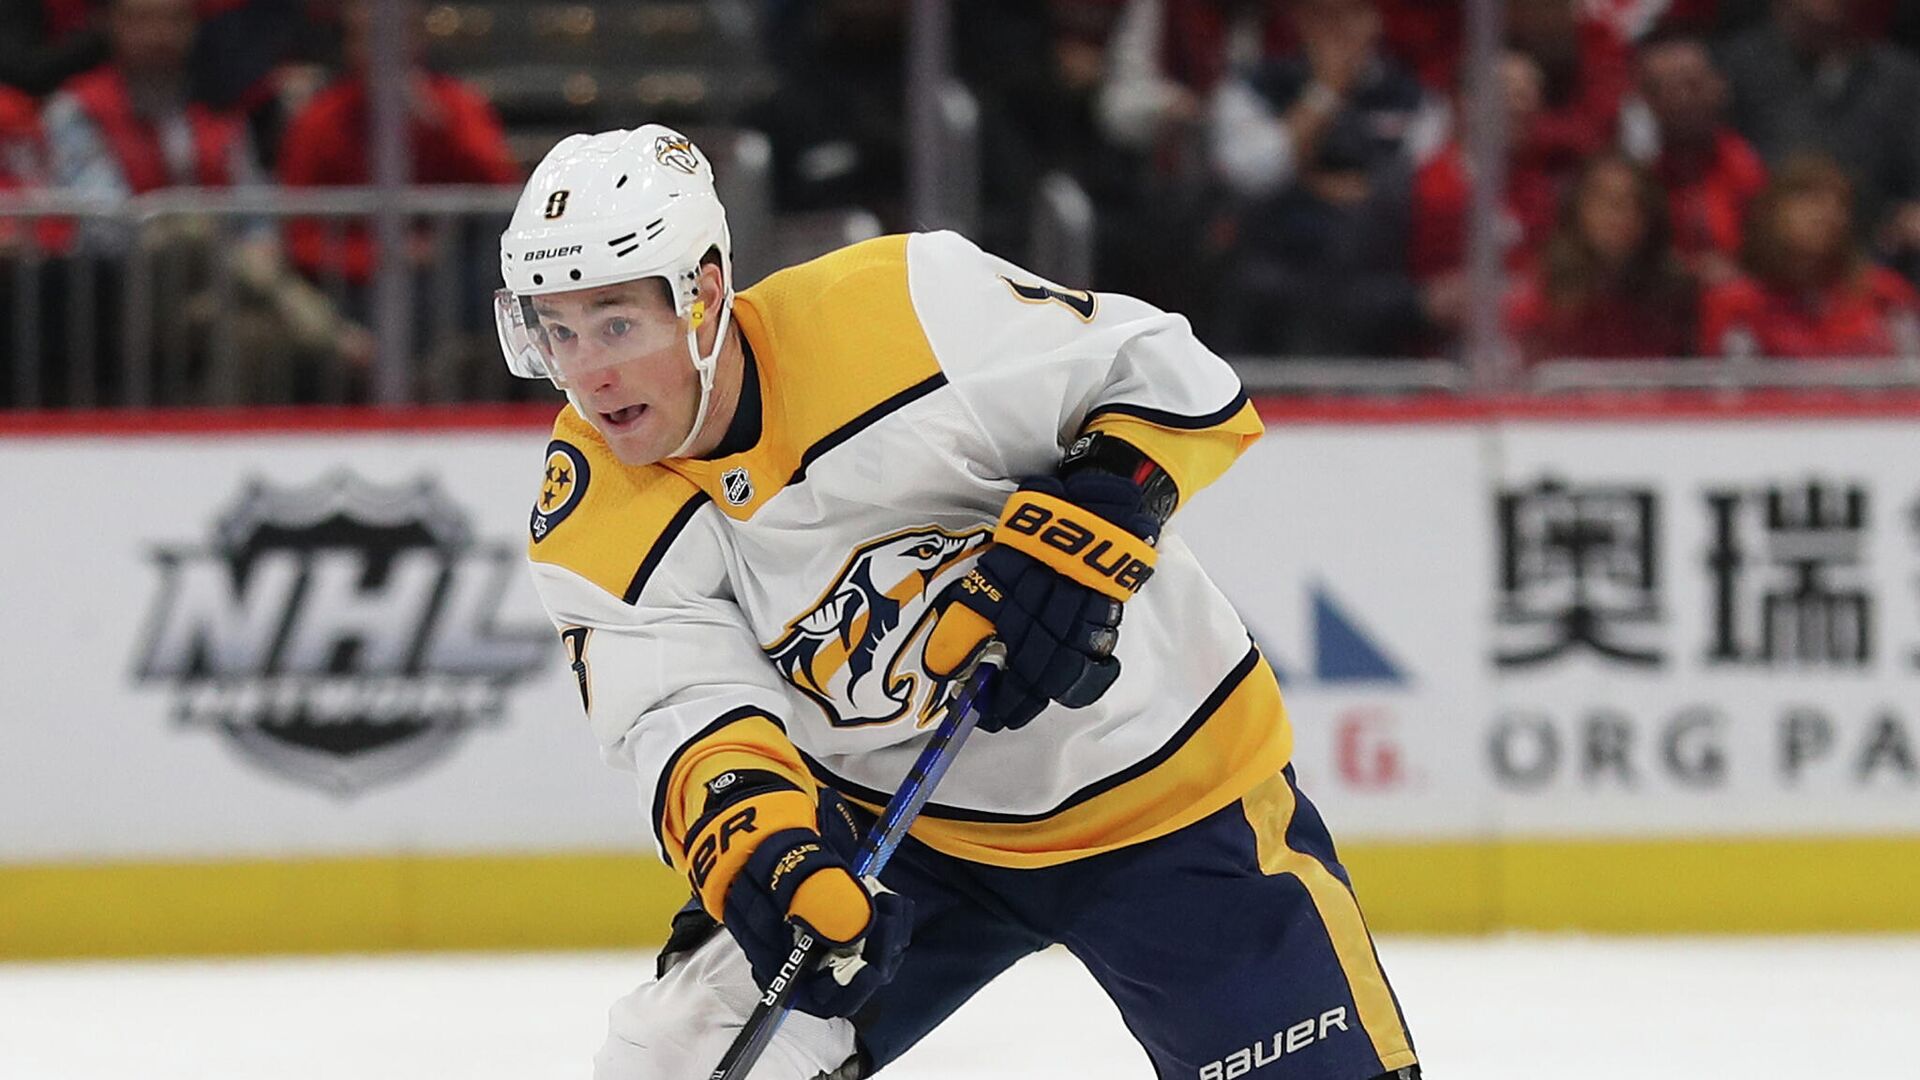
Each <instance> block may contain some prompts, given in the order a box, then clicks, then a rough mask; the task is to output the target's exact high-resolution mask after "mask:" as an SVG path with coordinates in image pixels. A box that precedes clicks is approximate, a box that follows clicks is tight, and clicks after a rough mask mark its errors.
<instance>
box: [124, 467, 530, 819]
mask: <svg viewBox="0 0 1920 1080" xmlns="http://www.w3.org/2000/svg"><path fill="white" fill-rule="evenodd" d="M154 559H155V562H156V563H157V564H158V566H159V570H160V578H161V586H160V592H159V596H158V598H157V599H156V601H155V603H154V608H153V613H152V616H151V617H150V619H149V621H148V627H149V629H148V633H147V638H146V642H145V647H144V652H143V655H142V656H141V658H140V660H139V665H138V668H137V670H136V675H137V677H138V678H139V679H140V681H142V682H146V683H162V684H170V685H171V686H172V687H173V688H174V690H175V691H176V697H175V709H174V713H175V718H176V719H177V720H178V721H179V722H180V723H182V724H186V725H192V726H198V727H206V728H210V729H212V730H214V731H217V732H219V733H220V734H221V735H223V736H224V737H226V738H227V739H228V740H229V741H230V742H231V743H232V745H233V746H234V747H235V748H236V749H237V750H238V751H239V752H240V753H241V754H242V755H243V756H244V757H245V758H246V759H247V760H249V761H251V762H252V763H254V764H255V765H257V766H259V767H261V768H263V769H266V770H268V771H270V772H273V773H276V774H278V775H280V776H284V777H287V778H289V779H292V780H295V781H298V782H300V783H304V784H308V785H311V786H314V787H317V788H320V789H322V790H325V791H328V792H330V793H333V794H335V795H340V796H346V795H353V794H357V793H359V792H362V791H365V790H367V789H368V788H371V787H375V786H377V785H380V784H383V783H389V782H392V781H395V780H398V779H401V778H402V777H405V776H407V775H410V774H412V773H414V772H416V771H418V770H420V769H422V768H424V767H426V766H427V765H429V764H431V763H433V762H434V761H436V760H439V759H440V758H441V757H443V756H444V755H446V754H447V753H448V752H449V751H451V750H452V748H453V746H454V744H455V743H456V742H457V741H458V740H459V739H460V738H461V737H462V736H463V735H464V734H465V733H466V732H467V730H468V729H469V728H472V727H474V726H475V725H478V724H483V723H488V722H492V721H495V720H497V719H498V718H499V716H500V712H501V707H502V705H503V703H504V699H505V696H506V691H507V690H508V688H510V687H511V686H512V685H513V684H515V683H517V682H520V681H522V680H524V679H526V678H527V677H528V676H530V675H532V674H533V673H534V672H535V671H536V670H537V669H538V668H540V667H542V666H544V664H545V662H546V661H547V660H548V659H549V657H548V652H549V650H550V649H551V648H552V635H551V632H550V631H549V630H548V629H547V628H546V627H545V626H544V625H522V626H503V625H502V624H501V623H500V611H499V608H500V598H501V596H502V595H503V594H504V593H505V591H506V588H507V585H508V583H509V582H510V581H511V580H513V578H512V576H513V575H516V574H519V573H520V572H521V565H520V563H521V559H520V555H519V552H518V550H517V549H516V548H515V547H513V546H510V545H507V544H481V543H476V542H475V541H474V540H473V538H472V536H471V533H470V530H469V529H468V526H467V520H466V515H465V514H464V513H463V512H462V511H461V509H460V508H459V507H458V506H457V505H455V504H454V503H453V502H452V500H450V499H449V498H448V497H447V496H446V495H445V493H443V492H441V491H440V490H439V488H438V487H437V486H436V485H435V484H434V483H433V482H432V481H431V480H421V481H418V482H416V483H413V484H410V485H396V486H392V487H384V486H380V485H375V484H370V483H368V482H366V481H364V480H361V479H360V478H359V477H357V476H354V475H353V474H351V473H349V472H345V471H341V472H336V473H333V474H332V475H329V476H327V477H325V478H323V479H321V480H320V481H318V482H317V483H315V484H313V485H311V486H308V487H300V488H277V487H274V486H272V485H268V484H264V483H259V482H255V483H253V484H251V485H249V486H248V487H247V488H246V489H245V490H244V491H243V492H242V493H241V495H240V497H239V498H238V500H236V501H235V503H234V504H233V505H232V506H231V507H230V508H229V509H228V510H227V511H226V512H225V513H224V514H223V515H221V517H220V518H219V519H218V520H217V521H216V522H215V523H214V527H213V540H212V542H211V543H210V544H209V545H207V546H205V547H171V548H162V549H160V550H158V551H156V552H155V554H154Z"/></svg>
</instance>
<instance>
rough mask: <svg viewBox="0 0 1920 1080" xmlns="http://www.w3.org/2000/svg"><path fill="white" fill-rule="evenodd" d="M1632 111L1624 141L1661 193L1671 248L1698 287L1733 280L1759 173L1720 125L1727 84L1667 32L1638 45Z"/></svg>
mask: <svg viewBox="0 0 1920 1080" xmlns="http://www.w3.org/2000/svg"><path fill="white" fill-rule="evenodd" d="M1640 105H1641V106H1642V108H1641V109H1637V110H1635V111H1634V112H1633V114H1632V115H1633V116H1634V117H1636V118H1638V119H1640V120H1641V121H1642V123H1640V124H1637V125H1636V124H1634V123H1631V122H1630V123H1629V124H1628V125H1627V127H1628V133H1627V138H1626V140H1625V141H1626V143H1627V145H1628V147H1629V148H1630V149H1631V150H1632V151H1633V152H1634V154H1635V156H1636V157H1639V158H1641V159H1642V160H1644V161H1647V162H1648V163H1649V164H1650V165H1651V166H1652V168H1653V174H1654V176H1655V177H1656V178H1658V179H1659V181H1660V184H1661V186H1662V187H1664V188H1665V189H1666V192H1667V199H1668V211H1669V214H1670V215H1671V217H1672V221H1673V240H1674V246H1675V247H1676V248H1678V249H1679V251H1680V254H1681V255H1682V256H1684V257H1685V258H1686V260H1687V263H1688V265H1689V266H1690V267H1691V268H1692V269H1693V271H1694V273H1695V274H1697V275H1698V276H1699V277H1700V279H1701V281H1702V282H1704V283H1705V284H1708V285H1718V284H1721V283H1722V282H1725V281H1729V280H1731V279H1733V278H1734V277H1736V276H1738V275H1739V273H1740V264H1739V256H1740V244H1741V240H1742V237H1743V236H1744V233H1745V227H1746V220H1747V208H1748V207H1749V206H1751V205H1752V203H1753V200H1754V199H1756V198H1758V197H1759V195H1760V191H1761V189H1763V188H1765V187H1766V186H1767V167H1766V165H1765V164H1764V163H1762V162H1761V160H1760V155H1759V154H1758V153H1757V152H1755V150H1754V149H1753V147H1752V145H1751V144H1749V143H1748V142H1747V140H1745V139H1743V138H1741V137H1740V135H1739V134H1738V133H1737V132H1735V131H1734V130H1733V128H1732V127H1731V126H1730V125H1729V124H1728V123H1727V121H1726V105H1727V81H1726V79H1725V78H1723V77H1722V76H1721V74H1720V72H1719V70H1718V69H1717V68H1716V67H1714V63H1713V54H1712V53H1711V52H1709V51H1708V48H1707V45H1706V43H1705V42H1704V41H1702V40H1701V39H1699V38H1697V37H1694V36H1691V35H1687V34H1678V33H1673V34H1663V35H1658V36H1656V37H1654V38H1652V39H1650V40H1649V41H1648V42H1647V43H1646V44H1644V45H1642V46H1641V48H1640ZM1636 128H1638V129H1639V130H1636Z"/></svg>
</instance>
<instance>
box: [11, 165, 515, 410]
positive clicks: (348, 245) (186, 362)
mask: <svg viewBox="0 0 1920 1080" xmlns="http://www.w3.org/2000/svg"><path fill="white" fill-rule="evenodd" d="M516 196H517V192H516V191H515V190H513V189H502V188H493V187H455V186H446V187H416V188H407V189H404V190H402V191H401V192H399V193H398V194H397V195H394V196H392V197H388V196H386V195H383V194H382V193H381V192H380V190H379V189H373V188H336V189H327V190H311V189H309V190H285V189H269V188H262V189H257V190H255V189H221V190H201V189H174V190H167V191H158V192H152V193H149V194H146V195H140V196H136V197H133V198H131V199H128V200H125V201H123V202H111V203H108V202H101V201H99V200H92V199H84V198H78V197H74V196H68V195H60V194H37V195H31V196H15V197H10V198H7V199H4V200H0V223H9V224H12V225H14V226H15V227H14V228H12V229H11V230H9V231H10V232H11V233H12V235H13V236H14V237H15V241H16V244H18V249H17V250H16V251H15V252H14V253H13V255H12V257H11V258H8V259H6V260H4V265H5V267H6V270H5V279H4V280H5V281H6V290H7V291H8V292H9V293H11V296H10V297H9V298H8V299H9V300H10V303H9V304H7V314H8V322H9V323H10V325H9V327H8V333H7V334H6V335H5V340H6V342H7V354H6V360H7V364H6V365H5V366H6V367H7V368H9V369H10V370H9V371H8V376H9V378H8V385H7V387H6V388H5V389H4V391H0V392H4V393H5V394H6V396H7V397H8V398H9V399H10V400H11V402H12V403H13V404H16V405H22V406H28V407H34V406H45V405H53V404H58V405H70V406H92V405H104V404H114V405H129V406H134V407H142V406H150V405H172V404H189V403H191V404H216V405H218V404H238V403H241V402H261V401H266V402H274V401H291V400H296V399H298V400H318V401H348V400H356V399H360V398H364V397H365V396H367V385H366V384H367V382H368V380H369V379H370V378H371V377H372V365H373V364H374V362H375V361H376V357H375V356H374V351H375V345H374V342H375V340H376V339H375V338H374V337H373V335H372V330H371V329H370V323H371V312H372V310H373V298H372V295H371V284H372V280H373V273H372V271H373V270H374V269H375V268H376V267H377V264H378V258H379V256H378V255H377V254H375V252H376V251H377V249H376V248H374V247H373V246H372V245H373V240H372V236H371V233H370V231H369V224H370V222H371V221H372V220H373V219H374V216H375V215H376V214H377V213H379V212H381V211H383V210H385V211H388V212H396V213H397V214H398V215H399V216H400V217H401V218H402V219H403V221H404V222H405V225H406V233H405V235H406V238H407V239H406V250H405V253H404V255H403V258H405V259H406V260H407V264H408V267H409V268H410V270H411V275H410V276H411V277H412V279H413V283H414V286H415V297H416V302H415V303H414V304H413V305H412V308H411V309H410V310H409V311H407V312H403V313H402V319H403V322H402V326H401V328H400V329H401V332H402V333H403V334H404V335H405V336H403V337H401V338H400V339H399V340H402V341H411V342H412V343H413V345H412V348H411V350H410V356H409V357H408V359H409V360H410V361H411V362H412V363H411V368H412V372H411V373H412V378H413V385H412V387H411V390H412V396H413V397H414V398H415V399H423V400H451V399H455V398H461V397H470V396H488V395H490V394H504V393H507V392H508V390H507V387H506V386H505V385H504V380H493V379H490V378H489V377H488V376H487V375H486V374H483V373H482V370H471V371H470V370H466V369H465V367H464V365H452V366H446V365H442V366H435V365H434V364H433V363H432V362H431V361H432V360H433V359H434V358H435V357H443V356H445V355H446V354H447V353H448V351H449V350H458V349H459V348H460V344H461V343H463V342H467V341H469V340H470V339H472V338H474V337H476V336H479V335H483V334H490V333H491V329H490V319H491V316H490V315H489V314H488V312H489V310H490V309H489V307H488V298H489V297H490V295H491V290H492V289H493V288H495V287H497V285H498V277H499V274H498V249H497V247H495V243H496V240H497V237H498V235H499V232H500V230H501V228H502V227H503V226H504V225H505V223H506V221H507V218H508V216H509V215H510V214H511V212H512V209H513V203H514V200H515V198H516ZM49 229H52V230H57V232H55V235H54V237H53V239H54V241H55V242H54V243H52V244H48V243H46V241H47V240H48V239H49V236H48V232H49ZM290 236H295V237H297V238H298V239H297V240H296V241H295V242H293V243H288V238H289V237H290ZM356 249H358V250H359V251H361V252H363V253H364V254H360V255H356V254H355V252H356ZM296 254H299V255H304V256H306V257H305V258H304V259H303V260H302V261H304V262H305V263H306V265H305V266H303V267H297V268H296V266H295V265H294V256H295V255H296ZM370 259H371V260H372V261H369V260H370ZM303 270H304V271H305V273H302V272H301V271H303ZM492 366H497V365H492Z"/></svg>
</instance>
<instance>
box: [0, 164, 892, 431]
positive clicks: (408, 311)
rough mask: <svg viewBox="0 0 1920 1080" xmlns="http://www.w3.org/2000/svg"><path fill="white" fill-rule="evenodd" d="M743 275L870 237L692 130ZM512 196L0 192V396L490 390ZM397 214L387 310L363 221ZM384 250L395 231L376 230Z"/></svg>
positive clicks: (69, 402)
mask: <svg viewBox="0 0 1920 1080" xmlns="http://www.w3.org/2000/svg"><path fill="white" fill-rule="evenodd" d="M694 135H695V136H696V137H697V138H698V139H699V141H700V145H701V146H702V147H703V148H704V149H705V150H706V152H707V153H708V154H709V155H710V156H711V157H712V158H713V160H714V162H715V166H716V167H715V174H716V180H717V184H716V186H717V187H718V188H719V190H720V194H721V197H722V199H723V201H724V203H725V205H726V206H727V210H728V218H729V222H730V225H731V229H732V233H733V237H734V248H735V251H736V253H737V255H736V260H737V261H736V264H735V283H736V286H737V287H740V288H744V287H746V286H748V285H751V284H752V283H753V282H755V281H757V280H759V279H760V278H761V277H763V276H765V275H766V274H767V273H769V272H771V271H772V270H774V269H777V268H778V267H779V266H782V265H785V264H786V262H788V261H797V260H798V259H803V258H811V257H812V256H814V255H817V254H820V253H821V252H822V251H825V250H828V249H830V248H832V247H837V246H839V245H840V244H842V243H846V242H849V241H851V240H853V239H859V238H863V237H864V236H866V235H869V234H871V233H873V232H875V231H877V225H876V224H875V222H874V220H873V218H872V215H870V214H867V213H865V212H864V211H852V212H847V213H841V214H825V215H810V216H808V217H807V218H805V219H801V220H791V221H789V220H776V219H775V217H774V214H773V191H772V169H773V162H772V151H771V148H770V146H769V144H768V141H767V139H766V137H765V136H764V135H762V134H760V133H758V132H755V131H749V130H741V129H723V128H708V129H696V130H695V132H694ZM518 194H519V192H518V189H517V188H511V187H505V188H502V187H468V186H455V185H445V186H415V187H407V188H402V189H400V190H399V191H398V192H396V193H391V194H390V193H389V192H387V191H386V190H385V189H382V188H378V187H365V188H326V189H313V188H305V189H288V188H274V187H260V188H242V189H196V188H179V189H169V190H164V191H157V192H152V193H149V194H146V195H140V196H135V197H133V198H130V199H126V200H102V199H96V198H86V197H80V196H75V195H68V194H60V193H45V192H36V193H31V194H23V193H8V194H5V195H0V407H4V406H9V405H11V406H16V407H27V408H40V407H50V406H66V407H83V408H84V407H93V406H103V405H113V406H132V407H148V406H155V405H186V404H191V405H231V404H242V403H248V404H253V403H267V404H272V403H283V402H296V401H297V402H321V403H335V402H359V401H382V402H388V403H393V402H407V401H457V400H476V399H480V400H500V399H510V398H514V397H521V396H525V395H527V394H528V393H532V392H537V388H529V387H528V386H527V385H525V384H522V383H521V382H520V381H519V380H516V379H514V378H513V377H512V376H510V375H509V374H508V373H507V372H506V371H505V369H504V367H503V366H502V365H501V364H500V363H499V362H498V357H497V347H496V345H495V344H494V333H493V325H492V306H491V299H492V295H493V291H494V290H495V289H496V288H498V287H499V285H500V277H499V247H498V239H499V235H500V233H501V231H502V230H503V229H504V228H505V226H506V224H507V221H508V220H509V218H510V217H511V215H512V211H513V206H514V203H515V201H516V199H517V198H518ZM382 217H388V218H392V219H398V222H399V229H398V231H397V236H398V237H399V240H398V242H397V245H395V246H397V247H398V248H399V253H398V256H397V258H398V259H399V260H400V262H401V263H402V266H401V275H402V276H403V283H404V285H405V287H404V288H403V289H401V290H399V291H398V295H399V296H400V297H401V300H402V302H401V303H400V304H399V305H395V304H394V303H392V300H393V294H392V293H390V292H388V291H386V287H389V286H391V284H392V282H391V280H390V279H389V280H383V275H382V270H383V269H384V268H385V267H386V266H388V265H389V260H388V259H387V258H386V256H385V254H384V252H385V250H386V248H385V246H383V245H382V244H381V243H380V242H379V235H380V234H379V231H378V230H377V229H376V225H377V223H378V222H379V221H380V220H381V219H382ZM389 242H390V243H391V241H389Z"/></svg>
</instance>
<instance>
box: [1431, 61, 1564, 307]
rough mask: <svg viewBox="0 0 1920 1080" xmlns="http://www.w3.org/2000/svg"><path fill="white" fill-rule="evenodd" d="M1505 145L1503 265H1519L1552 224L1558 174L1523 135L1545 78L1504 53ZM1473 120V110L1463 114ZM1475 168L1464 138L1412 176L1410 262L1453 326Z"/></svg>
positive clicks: (1538, 107) (1539, 105)
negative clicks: (1505, 254)
mask: <svg viewBox="0 0 1920 1080" xmlns="http://www.w3.org/2000/svg"><path fill="white" fill-rule="evenodd" d="M1499 74H1500V81H1501V90H1502V95H1503V99H1504V101H1505V103H1506V107H1507V131H1508V132H1509V133H1511V134H1512V135H1513V136H1514V138H1513V139H1512V140H1511V142H1510V144H1509V150H1510V154H1509V157H1508V161H1507V185H1506V191H1505V199H1504V204H1503V209H1504V213H1505V221H1504V222H1503V225H1502V230H1501V232H1502V239H1503V241H1504V242H1505V243H1506V253H1507V260H1506V261H1507V269H1508V270H1510V271H1517V270H1520V269H1523V268H1525V267H1526V265H1527V264H1528V262H1529V260H1530V259H1531V258H1532V257H1533V253H1534V252H1535V251H1537V250H1538V249H1539V247H1540V245H1541V244H1542V243H1544V242H1545V240H1546V235H1547V232H1548V231H1549V230H1550V229H1551V228H1552V226H1553V219H1554V213H1555V208H1556V207H1557V206H1558V203H1559V192H1560V188H1561V186H1562V175H1561V173H1560V172H1559V171H1558V170H1556V169H1554V168H1553V167H1552V166H1551V163H1550V162H1548V161H1547V160H1545V159H1544V158H1542V157H1541V156H1540V155H1539V153H1538V152H1537V146H1538V144H1537V143H1535V142H1534V141H1533V140H1531V139H1529V138H1527V133H1528V132H1529V131H1530V130H1531V129H1532V126H1533V124H1534V123H1535V122H1536V121H1537V120H1538V119H1539V118H1540V116H1541V114H1542V112H1543V110H1544V109H1545V97H1544V95H1545V86H1544V76H1543V75H1542V74H1541V72H1540V67H1539V65H1538V64H1536V63H1534V62H1533V60H1532V58H1530V57H1528V56H1526V55H1524V54H1521V53H1518V52H1508V53H1507V54H1506V55H1505V56H1504V57H1503V58H1502V59H1501V62H1500V71H1499ZM1459 115H1461V116H1462V117H1464V118H1466V121H1467V123H1471V121H1472V118H1471V115H1470V113H1469V112H1468V111H1467V110H1465V109H1462V110H1460V114H1459ZM1472 196H1473V182H1472V169H1471V166H1470V163H1469V161H1468V159H1467V153H1466V149H1465V147H1464V145H1463V143H1462V142H1460V141H1455V142H1453V143H1450V144H1449V145H1448V146H1447V147H1446V148H1445V149H1443V150H1442V151H1441V152H1440V153H1439V154H1438V155H1436V156H1435V157H1434V158H1433V159H1432V160H1430V161H1428V162H1427V163H1426V164H1425V165H1423V166H1421V167H1420V170H1419V172H1418V173H1416V174H1415V176H1414V179H1413V229H1412V238H1411V247H1410V250H1409V254H1408V265H1409V268H1410V269H1411V270H1412V272H1413V275H1414V277H1415V278H1416V279H1417V280H1418V281H1419V282H1420V283H1421V289H1422V295H1423V306H1424V307H1425V309H1426V314H1427V318H1428V319H1429V321H1430V322H1432V323H1433V324H1434V325H1435V326H1436V327H1439V328H1441V329H1448V330H1450V329H1457V328H1458V327H1459V325H1460V322H1461V320H1462V319H1463V318H1464V317H1465V314H1466V283H1465V273H1464V268H1465V266H1466V261H1467V216H1468V210H1469V206H1470V204H1471V202H1472Z"/></svg>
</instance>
